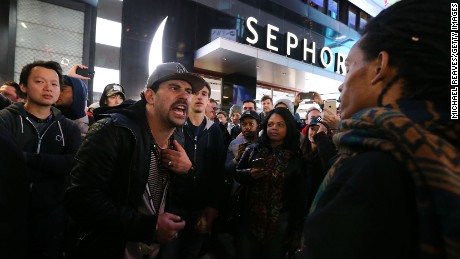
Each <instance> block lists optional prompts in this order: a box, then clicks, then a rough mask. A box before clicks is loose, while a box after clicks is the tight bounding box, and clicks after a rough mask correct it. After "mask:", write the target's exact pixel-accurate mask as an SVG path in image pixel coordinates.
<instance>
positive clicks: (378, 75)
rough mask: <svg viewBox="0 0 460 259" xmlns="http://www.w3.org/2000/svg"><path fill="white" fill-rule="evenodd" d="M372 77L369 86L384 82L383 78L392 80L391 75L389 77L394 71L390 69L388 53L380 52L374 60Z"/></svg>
mask: <svg viewBox="0 0 460 259" xmlns="http://www.w3.org/2000/svg"><path fill="white" fill-rule="evenodd" d="M374 62H375V63H374V71H373V73H374V77H373V78H372V80H371V84H376V83H377V82H379V81H382V80H384V79H385V78H392V77H393V75H391V76H390V77H389V75H390V73H393V72H394V71H393V70H392V69H390V66H389V62H390V55H388V52H386V51H381V52H380V53H379V54H378V56H377V59H376V60H374Z"/></svg>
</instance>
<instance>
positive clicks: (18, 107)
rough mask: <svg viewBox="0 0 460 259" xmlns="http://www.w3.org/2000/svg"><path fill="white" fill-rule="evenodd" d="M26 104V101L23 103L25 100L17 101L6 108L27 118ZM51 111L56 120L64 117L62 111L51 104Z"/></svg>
mask: <svg viewBox="0 0 460 259" xmlns="http://www.w3.org/2000/svg"><path fill="white" fill-rule="evenodd" d="M24 104H25V103H23V102H16V103H13V104H12V105H10V106H8V107H6V108H5V110H9V111H11V112H12V113H14V114H17V115H20V116H22V117H24V118H26V117H28V115H27V113H26V109H25V108H24ZM51 111H52V112H53V115H54V118H55V120H59V119H61V118H62V117H63V114H62V112H61V111H60V110H59V109H58V108H56V107H54V106H51Z"/></svg>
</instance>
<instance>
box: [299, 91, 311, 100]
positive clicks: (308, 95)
mask: <svg viewBox="0 0 460 259" xmlns="http://www.w3.org/2000/svg"><path fill="white" fill-rule="evenodd" d="M314 97H315V93H314V92H306V93H300V94H299V98H300V100H305V99H309V100H313V98H314Z"/></svg>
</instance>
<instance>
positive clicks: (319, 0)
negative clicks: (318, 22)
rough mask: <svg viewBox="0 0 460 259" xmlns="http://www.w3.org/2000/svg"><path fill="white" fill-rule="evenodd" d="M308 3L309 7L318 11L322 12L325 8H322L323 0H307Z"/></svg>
mask: <svg viewBox="0 0 460 259" xmlns="http://www.w3.org/2000/svg"><path fill="white" fill-rule="evenodd" d="M307 3H308V5H310V6H311V7H313V8H315V9H317V10H318V11H320V12H322V13H324V12H325V8H324V0H308V2H307Z"/></svg>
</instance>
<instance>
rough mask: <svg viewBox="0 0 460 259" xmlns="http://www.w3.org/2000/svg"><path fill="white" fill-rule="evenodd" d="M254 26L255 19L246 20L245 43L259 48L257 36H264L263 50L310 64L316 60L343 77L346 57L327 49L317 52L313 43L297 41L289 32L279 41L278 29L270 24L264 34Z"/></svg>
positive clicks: (315, 62) (305, 40) (303, 40)
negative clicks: (248, 33)
mask: <svg viewBox="0 0 460 259" xmlns="http://www.w3.org/2000/svg"><path fill="white" fill-rule="evenodd" d="M256 25H257V19H256V18H254V17H249V18H248V19H247V20H246V28H247V30H248V31H249V32H250V34H251V35H249V36H248V37H246V42H247V43H249V44H252V45H259V46H260V43H259V34H265V39H264V40H265V44H264V45H262V46H263V48H265V49H267V50H269V51H273V52H276V53H278V54H282V55H286V56H288V57H290V58H294V59H298V60H302V61H304V62H307V63H310V64H317V59H318V60H319V65H320V66H322V67H323V68H328V67H330V66H332V65H334V72H335V73H337V74H341V75H345V58H346V55H343V54H342V53H335V55H334V54H333V53H332V50H331V49H330V48H329V47H323V48H321V49H320V50H317V49H316V43H315V42H314V41H312V42H310V43H309V42H308V41H307V39H302V40H301V41H299V38H298V37H297V36H296V35H295V34H293V33H291V32H287V33H286V34H284V39H281V37H280V36H281V35H280V34H279V28H278V27H276V26H274V25H271V24H267V26H266V27H265V31H264V32H260V31H259V32H258V31H257V30H256V28H255V26H256ZM280 43H282V47H283V51H280V48H279V47H277V46H279V45H280ZM294 53H300V55H295V54H294ZM318 57H319V58H318Z"/></svg>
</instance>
